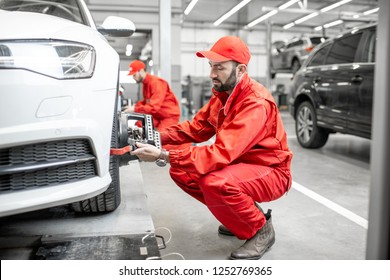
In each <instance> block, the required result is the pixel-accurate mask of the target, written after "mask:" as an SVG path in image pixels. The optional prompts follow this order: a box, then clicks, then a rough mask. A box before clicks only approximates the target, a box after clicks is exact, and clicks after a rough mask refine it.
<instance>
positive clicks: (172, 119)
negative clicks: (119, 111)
mask: <svg viewBox="0 0 390 280" xmlns="http://www.w3.org/2000/svg"><path fill="white" fill-rule="evenodd" d="M129 70H130V71H129V74H128V75H129V76H133V78H134V80H135V81H136V82H137V83H142V95H143V100H140V101H138V102H137V103H136V104H135V105H133V106H127V107H125V108H124V110H123V111H124V112H125V113H132V112H136V113H142V114H149V115H152V116H153V123H154V127H155V128H156V129H157V130H159V131H160V130H162V129H164V128H166V127H168V126H170V125H173V124H177V123H179V121H180V106H179V102H178V100H177V97H176V96H175V94H174V93H173V92H172V90H171V88H170V87H169V85H168V83H167V82H166V81H165V80H163V79H161V78H159V77H157V76H154V75H151V74H149V73H148V72H146V71H145V64H144V63H143V62H142V61H140V60H134V61H133V62H131V63H130V65H129Z"/></svg>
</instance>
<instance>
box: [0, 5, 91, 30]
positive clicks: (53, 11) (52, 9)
mask: <svg viewBox="0 0 390 280" xmlns="http://www.w3.org/2000/svg"><path fill="white" fill-rule="evenodd" d="M0 9H2V10H7V11H20V12H33V13H40V14H47V15H52V16H56V17H61V18H64V19H67V20H71V21H75V22H78V23H81V24H86V23H85V21H84V20H83V16H82V14H81V12H80V8H79V6H78V3H77V1H76V0H55V1H41V0H23V1H16V0H0Z"/></svg>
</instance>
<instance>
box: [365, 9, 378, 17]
mask: <svg viewBox="0 0 390 280" xmlns="http://www.w3.org/2000/svg"><path fill="white" fill-rule="evenodd" d="M377 11H379V8H375V9H372V10H368V11H365V12H363V15H365V16H366V15H369V14H373V13H376V12H377Z"/></svg>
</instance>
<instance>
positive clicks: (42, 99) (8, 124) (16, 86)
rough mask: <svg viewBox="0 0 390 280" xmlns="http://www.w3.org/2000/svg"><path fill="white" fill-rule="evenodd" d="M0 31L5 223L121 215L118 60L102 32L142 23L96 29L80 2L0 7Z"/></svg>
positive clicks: (126, 30) (6, 0) (0, 186)
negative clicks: (63, 213)
mask: <svg viewBox="0 0 390 280" xmlns="http://www.w3.org/2000/svg"><path fill="white" fill-rule="evenodd" d="M45 13H46V14H45ZM116 23H119V25H120V26H118V25H116ZM0 26H1V28H0V217H2V216H8V215H13V214H18V213H23V212H29V211H33V210H38V209H43V208H48V207H53V206H58V205H64V204H71V205H72V206H73V208H74V210H75V211H81V212H108V211H113V210H115V209H116V208H117V207H118V206H119V204H120V187H119V164H118V159H117V158H115V157H113V156H110V148H111V147H117V145H118V144H117V143H118V135H117V133H118V122H117V110H118V109H117V107H118V99H117V98H118V87H119V84H118V82H119V55H118V54H117V53H116V52H115V50H114V49H113V48H112V47H111V46H110V45H109V44H108V42H107V40H106V39H105V37H104V36H103V35H102V33H103V34H109V35H114V36H115V35H119V36H122V35H124V36H130V35H131V34H132V33H133V32H134V31H135V27H134V24H133V23H132V22H131V21H129V20H126V19H121V18H115V17H109V18H107V21H105V22H104V23H103V25H102V27H100V28H96V26H95V24H94V23H93V20H92V17H91V15H90V13H89V11H88V9H87V6H86V5H85V3H84V1H79V0H64V1H56V2H54V1H31V0H30V1H13V0H0ZM98 30H99V31H100V32H98Z"/></svg>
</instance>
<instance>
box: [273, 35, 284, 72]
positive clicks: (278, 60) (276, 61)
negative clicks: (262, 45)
mask: <svg viewBox="0 0 390 280" xmlns="http://www.w3.org/2000/svg"><path fill="white" fill-rule="evenodd" d="M285 47H286V44H285V42H284V41H276V42H274V43H273V44H272V47H271V64H272V65H271V66H272V68H273V69H274V70H278V69H282V68H283V65H282V53H283V51H284V48H285Z"/></svg>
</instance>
